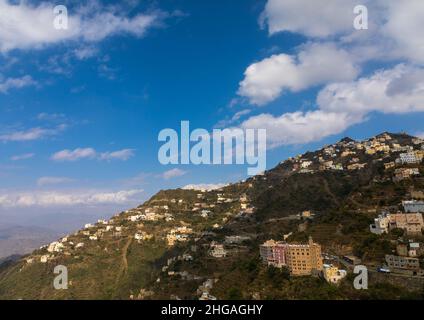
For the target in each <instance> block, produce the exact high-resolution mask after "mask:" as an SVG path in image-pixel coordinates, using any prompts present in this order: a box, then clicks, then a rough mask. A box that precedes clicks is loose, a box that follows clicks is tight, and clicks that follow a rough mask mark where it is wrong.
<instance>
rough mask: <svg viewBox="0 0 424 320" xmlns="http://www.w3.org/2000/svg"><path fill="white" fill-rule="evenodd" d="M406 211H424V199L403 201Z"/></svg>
mask: <svg viewBox="0 0 424 320" xmlns="http://www.w3.org/2000/svg"><path fill="white" fill-rule="evenodd" d="M402 205H403V208H404V210H405V212H423V213H424V201H416V200H411V201H402Z"/></svg>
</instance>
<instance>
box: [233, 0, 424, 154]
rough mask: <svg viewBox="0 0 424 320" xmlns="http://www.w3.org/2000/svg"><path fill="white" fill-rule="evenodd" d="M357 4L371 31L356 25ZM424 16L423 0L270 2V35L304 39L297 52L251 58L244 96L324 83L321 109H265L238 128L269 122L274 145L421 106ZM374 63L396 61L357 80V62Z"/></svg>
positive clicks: (257, 100)
mask: <svg viewBox="0 0 424 320" xmlns="http://www.w3.org/2000/svg"><path fill="white" fill-rule="evenodd" d="M358 4H361V5H366V6H367V7H368V10H369V27H370V28H369V30H361V31H358V30H355V29H354V28H353V20H354V18H355V14H354V13H353V8H354V7H355V6H356V5H358ZM423 15H424V6H423V3H422V1H420V0H411V1H401V2H400V1H385V0H375V1H369V0H365V1H362V3H357V2H356V1H353V0H346V1H339V0H320V1H309V0H268V1H267V4H266V8H265V10H264V12H263V14H262V17H261V22H262V25H263V26H264V27H267V28H268V31H269V34H270V35H273V34H275V33H277V32H284V31H286V32H294V33H300V34H302V35H304V36H306V38H307V40H306V41H307V44H306V45H303V46H301V47H300V48H301V49H300V52H299V53H298V54H297V55H287V54H280V55H273V56H271V57H269V58H267V59H264V60H262V61H260V62H257V63H254V64H252V65H251V66H250V67H249V68H247V70H246V73H245V77H244V80H243V81H242V82H241V83H240V88H239V91H238V93H239V95H241V96H244V97H247V98H248V99H249V101H250V103H251V104H256V105H264V104H266V103H269V102H271V101H273V100H275V99H276V98H277V97H279V96H280V95H281V94H283V93H284V92H285V91H291V92H298V91H300V90H303V89H306V88H310V87H313V86H323V88H322V89H321V90H320V92H319V94H318V96H317V98H316V106H317V107H318V108H315V109H313V110H309V111H298V112H291V113H283V114H281V115H271V114H260V115H257V116H253V117H250V118H249V119H247V120H245V121H244V122H242V124H241V125H240V126H241V127H244V128H249V127H253V128H266V129H267V135H268V143H269V145H270V146H271V147H276V146H280V145H287V144H297V143H308V142H312V141H318V140H320V139H322V138H324V137H326V136H329V135H333V134H338V133H341V132H343V131H344V130H345V129H347V128H348V127H350V126H352V125H355V124H357V123H360V122H363V121H366V120H367V119H368V116H369V115H370V113H372V112H381V113H395V114H402V113H410V112H423V111H424V68H423V66H422V64H423V62H424V38H423V37H422V32H421V31H422V29H423V28H422V26H423V24H422V21H423V20H422V17H423ZM324 40H325V41H331V44H330V43H329V42H327V43H325V42H323V41H324ZM311 41H314V42H311ZM347 52H349V53H347ZM321 57H323V58H322V59H321ZM370 61H379V62H385V63H391V62H396V63H398V65H397V66H395V67H392V66H391V67H390V68H387V67H386V69H382V70H378V71H376V72H374V73H373V74H371V75H367V76H362V77H361V78H359V79H357V78H358V76H359V72H360V67H361V66H362V65H363V64H365V63H368V62H370ZM399 61H400V62H402V63H399ZM346 66H348V68H347V70H349V71H348V72H347V73H345V71H346ZM349 66H350V67H349Z"/></svg>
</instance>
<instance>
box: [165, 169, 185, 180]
mask: <svg viewBox="0 0 424 320" xmlns="http://www.w3.org/2000/svg"><path fill="white" fill-rule="evenodd" d="M186 173H187V171H184V170H181V169H178V168H174V169H171V170H168V171H165V172H164V173H162V178H163V179H165V180H169V179H172V178H177V177H181V176H183V175H185V174H186Z"/></svg>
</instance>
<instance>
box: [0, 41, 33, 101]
mask: <svg viewBox="0 0 424 320" xmlns="http://www.w3.org/2000/svg"><path fill="white" fill-rule="evenodd" d="M0 43H1V41H0ZM0 45H1V44H0ZM36 84H37V83H36V82H35V81H34V80H33V79H32V77H31V76H29V75H26V76H23V77H20V78H7V79H4V80H0V93H8V92H9V90H11V89H21V88H24V87H28V86H34V85H36Z"/></svg>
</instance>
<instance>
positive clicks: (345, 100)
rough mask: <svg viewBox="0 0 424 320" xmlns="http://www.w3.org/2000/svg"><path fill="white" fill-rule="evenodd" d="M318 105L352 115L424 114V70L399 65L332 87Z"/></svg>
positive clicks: (322, 94) (322, 93)
mask: <svg viewBox="0 0 424 320" xmlns="http://www.w3.org/2000/svg"><path fill="white" fill-rule="evenodd" d="M317 102H318V105H319V106H320V108H321V109H323V110H326V111H331V112H349V113H351V114H366V113H369V112H372V111H379V112H382V113H407V112H417V111H424V68H419V67H414V66H407V65H405V64H400V65H397V66H396V67H394V68H392V69H388V70H380V71H377V72H376V73H374V74H373V75H372V76H370V77H363V78H361V79H359V80H357V81H353V82H345V83H334V84H330V85H328V86H326V87H325V88H324V89H323V90H322V91H321V92H320V93H319V95H318V99H317Z"/></svg>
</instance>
